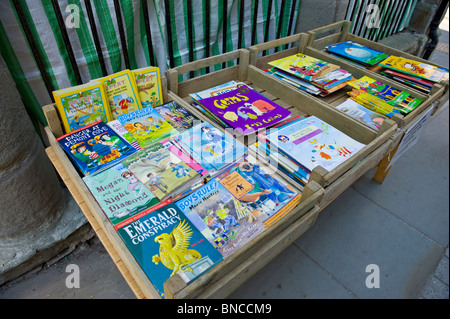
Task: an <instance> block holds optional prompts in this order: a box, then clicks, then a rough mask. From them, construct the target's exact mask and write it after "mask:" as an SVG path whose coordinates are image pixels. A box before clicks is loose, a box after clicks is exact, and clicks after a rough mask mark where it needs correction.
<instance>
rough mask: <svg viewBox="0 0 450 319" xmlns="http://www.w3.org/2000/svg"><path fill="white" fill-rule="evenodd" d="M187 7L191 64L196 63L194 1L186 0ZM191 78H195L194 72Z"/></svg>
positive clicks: (190, 74) (191, 73)
mask: <svg viewBox="0 0 450 319" xmlns="http://www.w3.org/2000/svg"><path fill="white" fill-rule="evenodd" d="M186 5H187V19H188V38H189V39H188V41H189V42H188V46H189V62H192V61H194V40H193V38H194V36H193V32H194V25H193V23H192V1H191V0H186ZM189 77H190V78H193V77H194V71H191V72H189Z"/></svg>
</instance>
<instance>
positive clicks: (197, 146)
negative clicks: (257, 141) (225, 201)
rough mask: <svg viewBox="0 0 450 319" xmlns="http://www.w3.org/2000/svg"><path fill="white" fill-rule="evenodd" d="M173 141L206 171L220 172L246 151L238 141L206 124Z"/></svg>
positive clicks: (195, 127)
mask: <svg viewBox="0 0 450 319" xmlns="http://www.w3.org/2000/svg"><path fill="white" fill-rule="evenodd" d="M174 141H175V142H176V143H177V144H178V145H180V147H181V149H182V150H184V151H186V152H187V153H188V154H189V155H190V156H191V157H192V158H193V159H194V160H196V161H197V162H198V163H200V164H201V165H202V166H203V167H205V168H206V169H207V170H208V171H210V170H217V171H218V170H221V169H222V168H223V167H225V166H226V165H229V164H232V163H234V162H235V161H236V160H239V159H240V158H241V156H243V155H244V153H245V152H246V151H247V148H246V147H245V146H244V145H243V144H241V143H240V142H239V141H237V140H235V139H234V138H233V137H231V136H230V135H228V134H226V133H224V132H221V131H220V130H218V129H217V128H215V127H214V126H212V125H211V124H209V123H206V122H202V123H201V124H199V125H196V126H194V127H192V128H190V129H189V130H187V131H184V132H182V133H180V134H178V135H177V136H176V137H175V138H174Z"/></svg>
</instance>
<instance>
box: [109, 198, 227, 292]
mask: <svg viewBox="0 0 450 319" xmlns="http://www.w3.org/2000/svg"><path fill="white" fill-rule="evenodd" d="M161 204H163V203H161ZM136 217H139V218H130V219H129V221H130V222H129V223H128V224H126V225H123V226H122V227H121V228H119V229H118V230H117V232H118V234H119V235H120V237H121V238H122V239H123V241H124V243H125V244H126V245H127V247H128V249H129V250H130V252H131V253H132V254H133V256H134V258H135V259H136V261H137V262H138V263H139V265H140V266H141V268H142V270H143V271H144V273H145V274H146V275H147V277H148V278H149V280H150V281H151V283H152V284H153V286H154V287H155V288H156V289H157V291H158V292H159V293H160V295H161V297H162V298H164V297H165V296H164V282H165V281H166V280H167V279H169V278H170V277H172V276H179V277H180V278H181V279H182V280H183V281H184V282H185V283H188V284H189V283H191V282H192V281H194V280H195V279H197V278H198V277H199V276H201V275H202V274H204V273H205V272H207V271H208V270H210V269H211V268H212V267H214V266H215V265H217V264H218V263H220V262H221V261H222V259H223V258H222V256H221V254H220V253H219V252H218V251H217V250H216V249H215V248H214V247H213V245H211V244H210V242H209V241H208V240H207V239H206V238H205V236H204V235H202V233H201V232H200V231H198V230H197V228H196V227H195V225H194V224H193V223H192V222H191V221H190V220H189V219H188V218H186V216H185V214H184V213H183V212H182V210H180V209H179V208H178V207H177V205H175V204H174V203H172V202H169V203H167V204H165V205H156V206H155V207H152V208H150V209H148V210H146V211H144V212H142V213H140V214H138V215H136Z"/></svg>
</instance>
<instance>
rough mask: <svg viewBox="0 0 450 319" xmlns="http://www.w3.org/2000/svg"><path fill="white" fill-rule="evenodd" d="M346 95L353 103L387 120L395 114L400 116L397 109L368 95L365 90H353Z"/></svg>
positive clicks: (399, 111)
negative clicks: (381, 115) (385, 117)
mask: <svg viewBox="0 0 450 319" xmlns="http://www.w3.org/2000/svg"><path fill="white" fill-rule="evenodd" d="M347 94H348V95H350V98H351V99H352V100H353V101H355V102H358V103H359V104H361V105H363V106H364V107H366V108H368V109H369V110H372V111H374V112H376V113H379V114H383V115H385V116H387V117H389V118H391V117H392V116H393V115H394V114H395V113H399V114H401V110H400V109H399V108H397V107H395V106H392V105H390V104H388V103H386V101H384V100H382V99H381V98H379V97H377V96H375V95H372V94H370V93H368V92H367V91H365V90H357V89H353V90H351V91H350V92H347Z"/></svg>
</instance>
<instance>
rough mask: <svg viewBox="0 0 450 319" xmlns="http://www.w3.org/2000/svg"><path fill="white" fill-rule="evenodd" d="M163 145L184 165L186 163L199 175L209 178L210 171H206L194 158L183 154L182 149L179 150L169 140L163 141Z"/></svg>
mask: <svg viewBox="0 0 450 319" xmlns="http://www.w3.org/2000/svg"><path fill="white" fill-rule="evenodd" d="M161 144H162V145H163V146H164V147H165V148H167V149H168V150H169V151H171V152H172V153H173V154H174V155H175V156H177V157H178V158H180V159H181V161H183V162H184V163H186V164H187V165H188V166H189V167H190V168H192V169H193V170H195V171H196V172H197V173H198V174H200V175H201V176H207V175H208V170H207V169H205V168H204V167H203V166H202V165H200V164H199V163H197V162H196V161H195V160H194V159H193V158H192V157H190V156H189V155H188V154H186V153H185V152H183V151H182V150H181V149H180V148H178V147H177V146H176V145H174V144H173V143H172V142H170V141H169V140H164V141H161Z"/></svg>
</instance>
